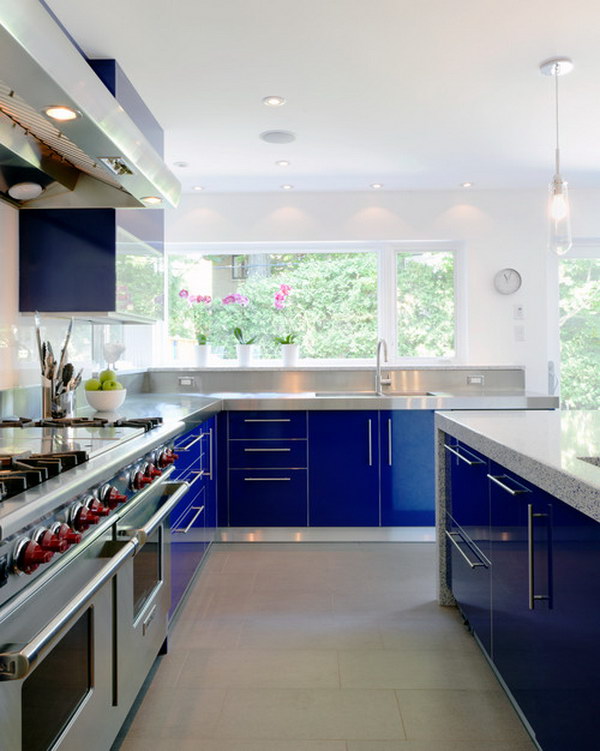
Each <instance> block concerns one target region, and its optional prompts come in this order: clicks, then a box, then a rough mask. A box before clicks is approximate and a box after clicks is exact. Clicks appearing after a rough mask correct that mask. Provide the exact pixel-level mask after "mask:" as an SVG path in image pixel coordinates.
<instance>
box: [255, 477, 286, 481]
mask: <svg viewBox="0 0 600 751" xmlns="http://www.w3.org/2000/svg"><path fill="white" fill-rule="evenodd" d="M291 479H292V478H291V477H244V482H286V481H289V480H291Z"/></svg>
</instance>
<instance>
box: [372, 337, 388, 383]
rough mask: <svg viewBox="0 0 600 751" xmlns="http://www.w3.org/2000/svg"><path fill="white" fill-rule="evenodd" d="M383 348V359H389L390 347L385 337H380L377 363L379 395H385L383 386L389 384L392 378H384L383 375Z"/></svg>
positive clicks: (376, 376)
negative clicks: (388, 347)
mask: <svg viewBox="0 0 600 751" xmlns="http://www.w3.org/2000/svg"><path fill="white" fill-rule="evenodd" d="M382 349H383V361H384V362H387V361H388V349H387V342H386V340H385V339H379V340H378V342H377V356H376V360H377V364H376V366H375V393H376V394H377V396H383V386H389V385H390V383H391V382H392V379H391V378H390V377H389V373H388V377H387V378H382V376H381V350H382Z"/></svg>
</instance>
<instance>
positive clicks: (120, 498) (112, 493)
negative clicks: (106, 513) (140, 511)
mask: <svg viewBox="0 0 600 751" xmlns="http://www.w3.org/2000/svg"><path fill="white" fill-rule="evenodd" d="M101 498H102V503H103V504H104V505H105V506H108V508H110V509H113V508H116V507H117V506H118V505H119V503H125V501H126V500H127V496H126V495H125V494H124V493H119V491H118V490H117V489H116V488H115V486H114V485H107V486H106V488H104V489H103V490H102V495H101Z"/></svg>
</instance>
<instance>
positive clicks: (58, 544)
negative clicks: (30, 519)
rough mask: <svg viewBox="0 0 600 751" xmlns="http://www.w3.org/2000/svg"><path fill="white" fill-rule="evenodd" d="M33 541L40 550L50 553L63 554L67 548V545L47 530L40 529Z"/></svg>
mask: <svg viewBox="0 0 600 751" xmlns="http://www.w3.org/2000/svg"><path fill="white" fill-rule="evenodd" d="M35 541H36V542H37V544H38V545H39V546H40V548H41V549H42V550H50V551H51V552H52V553H64V552H65V550H66V549H67V548H68V547H69V543H68V542H67V541H66V540H64V539H62V538H60V537H59V536H58V535H57V534H55V533H54V532H51V531H50V530H49V529H42V530H40V532H39V533H38V534H37V535H36V537H35Z"/></svg>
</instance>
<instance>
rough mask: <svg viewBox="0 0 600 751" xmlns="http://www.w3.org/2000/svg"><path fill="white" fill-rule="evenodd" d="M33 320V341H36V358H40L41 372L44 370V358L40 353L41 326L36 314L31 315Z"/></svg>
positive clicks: (38, 315) (38, 316)
mask: <svg viewBox="0 0 600 751" xmlns="http://www.w3.org/2000/svg"><path fill="white" fill-rule="evenodd" d="M33 320H34V322H35V339H36V342H37V348H38V356H39V358H40V367H41V369H42V371H43V369H44V356H43V353H42V332H41V330H40V326H41V324H40V314H39V313H37V312H36V313H34V314H33Z"/></svg>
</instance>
